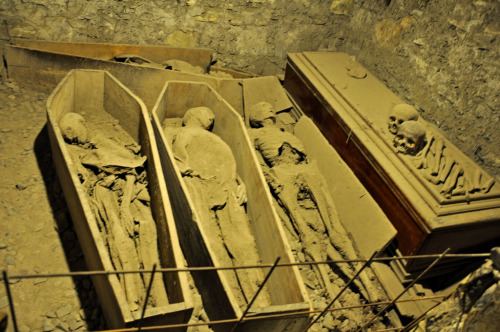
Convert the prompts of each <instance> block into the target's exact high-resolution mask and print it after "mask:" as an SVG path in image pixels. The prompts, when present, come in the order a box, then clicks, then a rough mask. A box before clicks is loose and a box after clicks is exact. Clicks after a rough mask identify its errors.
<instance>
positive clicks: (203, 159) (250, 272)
mask: <svg viewBox="0 0 500 332" xmlns="http://www.w3.org/2000/svg"><path fill="white" fill-rule="evenodd" d="M213 121H214V114H213V113H212V111H211V110H210V109H209V108H207V107H196V108H191V109H189V110H188V111H187V112H186V113H185V115H184V119H183V124H184V126H183V127H182V128H181V129H180V130H179V131H178V133H177V135H176V136H175V139H174V141H173V143H172V150H173V152H174V157H175V159H176V162H177V164H178V166H179V169H180V171H181V173H182V175H183V179H184V182H185V183H186V185H187V187H188V190H189V193H190V196H191V198H192V199H193V203H194V206H195V209H196V211H197V213H198V216H199V218H200V220H199V221H198V222H200V223H201V225H202V228H203V229H204V231H205V233H206V234H207V235H208V238H209V239H210V240H211V242H210V245H211V247H212V250H213V251H214V252H215V253H216V256H217V258H218V259H219V261H220V263H221V264H223V265H225V266H230V265H248V264H258V263H259V262H260V258H259V255H258V252H257V249H256V244H255V239H254V237H253V235H252V231H251V229H250V225H249V221H248V218H247V215H246V213H245V208H244V206H243V205H244V204H245V203H246V190H245V186H244V184H243V182H242V181H241V179H240V178H239V176H238V175H237V173H236V161H235V160H234V156H233V153H232V151H231V149H230V148H229V146H228V145H227V144H226V143H225V142H224V141H223V140H222V139H221V138H220V137H219V136H217V135H215V134H213V133H212V132H210V130H211V128H212V126H213ZM221 239H222V240H223V241H221ZM226 276H228V279H229V280H230V283H231V287H232V288H233V290H234V294H237V297H238V301H239V303H240V305H242V306H244V305H245V303H248V302H249V301H250V300H251V298H252V297H253V296H254V295H255V293H256V292H257V290H258V286H259V284H260V283H261V282H262V281H263V279H264V276H263V274H262V271H261V270H260V269H238V270H236V272H234V271H226ZM238 283H239V284H240V285H241V287H240V286H239V285H238ZM269 304H270V299H269V294H268V292H267V291H266V289H264V292H262V293H261V294H260V295H259V296H258V297H257V299H256V303H255V305H257V306H268V305H269Z"/></svg>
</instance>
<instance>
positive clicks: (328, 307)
mask: <svg viewBox="0 0 500 332" xmlns="http://www.w3.org/2000/svg"><path fill="white" fill-rule="evenodd" d="M378 253H379V252H378V251H375V252H374V253H373V255H371V257H370V258H369V259H368V261H366V263H365V264H363V266H362V267H361V268H360V269H359V271H358V272H356V274H355V275H354V276H353V277H352V278H351V280H349V282H348V283H347V284H345V285H344V287H343V288H342V289H341V290H340V292H339V293H338V294H337V296H335V297H334V298H333V300H332V301H331V302H330V303H329V304H328V305H327V306H326V307H325V309H324V310H323V311H322V312H321V314H319V315H318V316H317V317H316V318H315V319H314V320H313V321H312V322H311V323H309V325H307V327H306V328H305V329H304V332H306V331H307V330H309V329H310V328H311V326H313V325H314V323H316V322H317V321H318V320H319V319H320V318H321V317H323V315H324V314H325V313H326V312H327V311H328V309H330V307H331V306H332V305H333V303H334V302H335V301H337V299H338V298H339V297H340V296H341V295H342V294H343V293H344V292H345V290H346V289H347V288H349V286H350V285H351V284H352V283H353V282H354V279H356V278H357V277H358V276H359V275H360V274H361V272H362V271H363V270H364V269H365V268H366V267H368V266H370V264H371V263H372V261H373V259H374V258H375V257H377V255H378Z"/></svg>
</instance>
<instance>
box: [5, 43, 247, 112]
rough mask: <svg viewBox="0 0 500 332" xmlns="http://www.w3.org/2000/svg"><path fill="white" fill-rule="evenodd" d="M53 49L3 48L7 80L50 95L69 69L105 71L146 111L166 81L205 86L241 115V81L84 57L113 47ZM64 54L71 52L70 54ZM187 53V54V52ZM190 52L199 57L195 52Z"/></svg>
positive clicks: (106, 45) (13, 46)
mask: <svg viewBox="0 0 500 332" xmlns="http://www.w3.org/2000/svg"><path fill="white" fill-rule="evenodd" d="M29 45H31V44H28V46H29ZM50 45H52V44H50ZM54 45H56V46H59V47H57V48H56V51H54V50H52V49H53V48H55V47H51V48H49V47H40V49H37V48H29V47H27V46H26V47H25V46H19V45H6V46H5V49H4V57H5V61H6V63H7V72H8V75H9V77H10V78H13V79H15V80H21V81H28V82H30V83H33V84H37V85H38V86H39V88H40V89H41V90H45V91H47V92H50V91H52V89H54V87H55V86H56V85H57V84H58V83H59V81H60V80H61V79H62V78H63V77H64V75H65V74H66V73H67V72H68V71H69V70H71V69H98V70H106V71H108V72H110V73H111V74H112V75H114V76H115V77H116V78H117V79H118V80H120V81H121V82H123V83H124V84H125V85H126V86H127V87H128V88H129V89H130V90H132V92H133V93H135V94H136V95H137V96H138V97H139V98H141V99H142V101H143V102H144V103H145V104H146V107H147V108H148V110H151V109H152V108H153V106H154V103H155V102H156V100H157V98H158V95H159V93H160V91H161V89H162V87H163V85H164V84H165V82H166V81H175V80H177V81H194V82H206V83H207V84H209V85H210V86H212V87H213V88H214V89H216V90H217V91H218V92H220V93H221V94H222V95H223V96H224V97H225V98H226V99H227V100H228V102H229V103H230V104H231V106H233V107H234V108H235V110H236V111H237V112H238V113H240V114H241V115H243V96H242V87H241V79H225V78H216V77H213V76H209V75H199V74H191V73H184V72H179V71H173V70H166V69H158V68H151V67H145V66H140V65H135V64H128V63H118V62H114V61H108V60H105V59H100V58H98V57H96V58H91V57H87V56H88V55H91V54H90V53H91V52H90V51H88V50H87V48H88V49H92V48H93V47H94V45H100V46H99V47H100V48H106V47H108V48H110V50H109V51H107V52H108V53H109V52H111V53H113V52H114V51H113V50H114V49H115V48H114V47H115V46H114V45H113V44H81V45H80V44H79V47H78V48H77V49H76V50H72V49H68V50H66V48H65V47H63V46H65V45H66V44H65V43H62V44H58V43H56V44H54ZM142 47H146V46H142V45H141V46H136V48H137V49H138V52H139V50H141V49H142ZM187 50H189V49H187ZM77 51H78V52H77ZM80 51H81V52H80ZM59 52H60V53H59ZM65 52H70V54H68V53H65ZM71 52H72V53H71ZM186 52H187V53H188V54H189V52H188V51H186ZM193 52H194V53H195V54H198V53H197V51H196V49H194V50H193ZM139 53H140V52H139ZM181 55H182V54H179V55H178V56H179V57H180V56H181ZM186 57H188V55H186ZM180 60H186V58H180Z"/></svg>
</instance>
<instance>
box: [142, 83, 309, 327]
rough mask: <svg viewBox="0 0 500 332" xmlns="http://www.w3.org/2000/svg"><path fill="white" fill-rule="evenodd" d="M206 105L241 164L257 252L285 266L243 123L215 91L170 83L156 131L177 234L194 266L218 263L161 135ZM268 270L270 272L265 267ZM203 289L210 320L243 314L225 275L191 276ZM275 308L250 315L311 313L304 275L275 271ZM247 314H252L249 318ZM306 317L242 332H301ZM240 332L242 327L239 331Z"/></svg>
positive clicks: (280, 233)
mask: <svg viewBox="0 0 500 332" xmlns="http://www.w3.org/2000/svg"><path fill="white" fill-rule="evenodd" d="M198 106H206V107H209V108H210V109H212V111H213V112H214V114H215V125H214V128H213V132H214V133H215V134H217V135H218V136H219V137H220V138H222V140H223V141H225V142H226V143H227V144H228V145H229V147H230V148H231V150H232V152H233V155H234V157H235V160H236V164H237V172H238V174H239V176H240V177H241V179H242V180H243V182H244V183H245V185H246V188H247V197H248V202H247V212H248V215H249V218H250V222H251V225H252V228H253V233H254V234H255V240H256V244H257V250H258V251H259V254H260V257H261V259H262V261H263V263H268V264H270V263H273V262H274V261H275V260H276V258H277V257H281V262H291V261H293V256H292V254H291V250H290V247H289V245H288V242H287V241H286V238H285V234H284V230H283V228H282V226H281V222H280V221H279V219H278V217H277V215H276V212H275V210H274V208H273V207H272V203H271V197H270V194H269V191H268V189H267V184H266V183H265V180H264V178H263V175H262V173H261V169H260V166H259V164H258V162H257V159H256V158H257V157H256V155H255V152H254V150H253V147H252V146H251V144H250V140H249V137H248V133H247V132H246V130H245V127H244V124H243V120H242V119H241V117H240V116H239V114H238V113H236V112H235V111H234V110H233V109H232V108H231V106H230V105H229V104H228V103H227V102H226V101H225V100H224V99H222V98H221V96H220V95H218V94H217V93H216V92H215V91H214V89H212V88H211V87H210V86H209V85H207V84H204V83H195V82H168V83H167V84H166V85H165V86H164V88H163V90H162V92H161V94H160V97H159V99H158V101H157V103H156V105H155V107H154V109H153V112H152V116H153V128H154V130H155V135H156V137H157V140H158V142H159V145H158V147H159V149H160V156H161V159H162V165H163V171H164V172H165V179H166V180H167V188H168V190H169V195H170V197H171V200H172V207H173V211H174V216H175V221H176V223H177V228H178V230H179V236H180V239H181V246H182V248H183V251H184V255H185V256H186V260H187V262H188V264H189V265H190V266H203V265H206V266H212V265H218V263H217V258H216V257H215V255H214V254H213V253H212V250H211V248H210V244H209V242H210V241H209V240H208V238H207V236H206V231H205V230H204V229H203V227H201V226H199V225H198V223H197V222H196V220H199V216H198V214H197V213H196V211H194V208H193V205H192V200H191V198H190V195H189V193H188V192H187V188H186V184H185V182H184V180H183V179H182V175H181V173H180V171H179V169H178V167H177V165H176V163H175V161H174V157H173V154H172V150H171V147H170V142H168V141H167V137H166V135H165V133H164V131H163V128H162V124H163V122H164V120H165V119H166V118H179V117H182V116H183V115H184V113H185V112H186V111H187V110H188V109H189V108H192V107H198ZM264 271H265V272H267V271H268V269H264ZM193 278H195V282H196V284H197V287H198V290H199V291H200V293H201V295H202V298H203V302H204V304H205V310H206V311H207V313H208V315H209V317H210V319H211V320H214V319H226V318H235V317H238V318H239V317H240V316H241V315H242V312H241V310H240V308H239V307H238V306H237V304H236V302H235V296H234V295H233V293H232V290H231V289H230V288H229V287H228V284H227V281H226V278H225V276H224V274H223V273H221V272H220V271H219V272H207V273H203V274H199V273H195V274H193ZM267 286H268V290H269V292H270V296H271V302H272V305H271V306H270V307H265V308H256V309H252V310H251V311H250V313H251V315H252V316H254V315H263V316H265V315H269V314H275V313H286V312H291V311H299V312H300V311H302V312H303V311H307V310H308V308H309V305H308V296H307V293H306V290H305V288H304V285H303V282H302V279H301V276H300V274H299V271H298V269H297V268H296V267H287V268H277V269H276V270H275V271H274V272H273V274H272V275H271V277H270V279H269V281H268V283H267ZM250 313H249V315H250ZM307 321H308V316H307V314H303V315H302V316H299V317H293V318H291V317H283V318H278V319H263V320H256V321H253V322H245V323H244V324H243V325H242V326H241V327H240V328H241V331H282V330H283V329H284V327H285V326H286V328H287V329H286V330H287V331H302V329H303V328H304V326H305V324H307ZM231 327H232V325H226V326H214V328H219V329H221V330H226V329H231ZM238 331H240V329H238Z"/></svg>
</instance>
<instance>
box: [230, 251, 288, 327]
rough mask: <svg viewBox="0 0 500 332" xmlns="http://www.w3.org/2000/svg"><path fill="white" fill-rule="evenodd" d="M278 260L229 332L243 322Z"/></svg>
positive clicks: (278, 259) (277, 259)
mask: <svg viewBox="0 0 500 332" xmlns="http://www.w3.org/2000/svg"><path fill="white" fill-rule="evenodd" d="M280 259H281V257H279V256H278V258H276V261H275V262H274V264H273V267H271V269H270V270H269V272H268V273H267V275H266V277H265V278H264V281H263V282H262V284H261V285H260V286H259V289H257V292H256V293H255V295H254V296H253V298H252V300H251V301H250V303H249V304H248V306H247V308H246V309H245V311H244V312H243V315H241V317H240V319H239V320H238V321H237V322H236V324H234V326H233V328H232V329H231V332H234V331H235V329H236V328H237V327H238V325H240V323H241V322H242V321H243V319H244V318H245V316H246V315H247V313H248V311H249V310H250V307H251V306H252V304H253V303H254V302H255V299H256V298H257V296H258V295H259V293H260V291H261V290H262V289H263V288H264V285H265V284H266V282H267V280H268V279H269V277H270V276H271V273H273V271H274V269H275V268H276V265H278V262H279V261H280Z"/></svg>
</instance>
